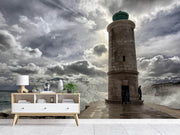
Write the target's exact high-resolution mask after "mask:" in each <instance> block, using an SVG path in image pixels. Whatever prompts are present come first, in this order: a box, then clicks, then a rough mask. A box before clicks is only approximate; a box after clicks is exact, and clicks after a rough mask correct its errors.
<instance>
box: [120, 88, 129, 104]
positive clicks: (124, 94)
mask: <svg viewBox="0 0 180 135" xmlns="http://www.w3.org/2000/svg"><path fill="white" fill-rule="evenodd" d="M121 90H122V91H121V96H122V97H121V98H122V104H123V103H125V104H126V103H127V102H129V101H130V100H129V86H127V85H123V86H122V89H121Z"/></svg>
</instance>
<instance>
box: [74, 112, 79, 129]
mask: <svg viewBox="0 0 180 135" xmlns="http://www.w3.org/2000/svg"><path fill="white" fill-rule="evenodd" d="M74 118H75V121H76V125H77V126H79V119H78V115H77V114H75V115H74Z"/></svg>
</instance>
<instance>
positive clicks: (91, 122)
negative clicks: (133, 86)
mask: <svg viewBox="0 0 180 135" xmlns="http://www.w3.org/2000/svg"><path fill="white" fill-rule="evenodd" d="M12 121H13V120H12V119H0V135H180V120H179V119H80V121H79V123H80V125H79V127H77V126H76V124H75V121H74V119H20V120H19V122H18V124H17V125H16V126H14V127H12V125H11V124H12Z"/></svg>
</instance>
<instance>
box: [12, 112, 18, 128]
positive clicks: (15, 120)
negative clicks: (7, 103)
mask: <svg viewBox="0 0 180 135" xmlns="http://www.w3.org/2000/svg"><path fill="white" fill-rule="evenodd" d="M17 118H18V115H17V114H15V115H14V120H13V124H12V125H13V126H15V124H16V123H17Z"/></svg>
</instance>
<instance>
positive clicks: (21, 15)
mask: <svg viewBox="0 0 180 135" xmlns="http://www.w3.org/2000/svg"><path fill="white" fill-rule="evenodd" d="M120 10H121V11H125V12H126V13H128V15H129V18H128V19H129V20H131V21H132V22H134V24H135V28H134V38H135V39H134V41H135V48H134V49H135V53H136V59H135V60H136V62H137V72H138V81H137V86H140V85H141V90H142V100H143V102H144V104H149V103H151V104H157V105H163V106H166V107H170V108H174V109H180V102H179V101H178V99H179V98H180V68H179V67H180V53H179V52H180V47H179V42H180V25H179V22H180V16H179V13H180V2H179V1H178V0H173V1H166V0H165V1H160V0H156V1H148V2H145V1H143V0H138V1H130V0H126V1H125V0H121V1H119V0H115V1H108V0H94V1H88V0H31V1H30V0H14V1H12V0H0V112H1V113H7V114H8V113H10V109H11V98H10V96H11V93H12V92H17V90H18V89H19V86H17V85H16V76H17V75H29V85H28V86H26V88H27V89H28V90H29V91H32V90H33V88H34V89H36V90H37V91H43V90H44V85H45V83H48V84H49V85H50V86H49V88H50V90H52V91H55V92H59V91H58V83H59V81H60V80H62V82H63V84H64V85H66V84H67V83H73V84H75V85H76V86H77V91H76V92H79V93H81V111H82V112H83V111H84V110H85V108H86V107H87V105H89V104H91V103H92V102H96V101H101V102H104V103H105V100H106V99H108V85H109V84H108V75H107V73H108V71H109V68H108V67H109V66H108V58H109V52H110V50H109V49H110V48H109V44H110V43H109V40H110V39H109V33H108V31H107V26H108V25H109V24H111V23H112V22H113V19H112V17H113V15H114V14H115V13H117V12H119V11H120ZM122 35H123V33H122ZM126 54H128V52H127V53H126ZM124 59H125V58H124ZM130 64H132V63H130ZM117 85H118V84H116V86H117ZM116 86H114V85H113V87H116ZM117 87H118V86H117ZM97 105H99V106H102V104H99V102H98V103H97Z"/></svg>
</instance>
